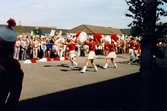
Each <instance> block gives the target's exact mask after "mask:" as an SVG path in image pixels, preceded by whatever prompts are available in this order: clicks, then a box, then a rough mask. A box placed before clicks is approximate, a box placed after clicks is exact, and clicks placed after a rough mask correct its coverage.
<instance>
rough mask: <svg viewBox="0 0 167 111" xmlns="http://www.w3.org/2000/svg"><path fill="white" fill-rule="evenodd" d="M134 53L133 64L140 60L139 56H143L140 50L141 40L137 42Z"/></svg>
mask: <svg viewBox="0 0 167 111" xmlns="http://www.w3.org/2000/svg"><path fill="white" fill-rule="evenodd" d="M134 53H135V61H133V62H136V61H137V60H138V59H139V56H140V54H141V48H140V41H139V40H136V43H135V50H134Z"/></svg>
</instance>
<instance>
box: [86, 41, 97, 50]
mask: <svg viewBox="0 0 167 111" xmlns="http://www.w3.org/2000/svg"><path fill="white" fill-rule="evenodd" d="M84 44H86V45H88V46H89V52H90V51H95V50H96V45H97V44H98V41H97V40H95V41H92V42H88V41H85V42H84Z"/></svg>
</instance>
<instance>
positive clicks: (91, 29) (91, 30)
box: [67, 24, 122, 35]
mask: <svg viewBox="0 0 167 111" xmlns="http://www.w3.org/2000/svg"><path fill="white" fill-rule="evenodd" d="M80 31H85V32H86V33H87V34H95V33H101V34H103V35H110V34H113V33H114V34H122V32H121V30H120V29H117V28H111V27H103V26H95V25H86V24H83V25H80V26H77V27H75V28H73V29H71V30H69V31H67V33H77V32H80Z"/></svg>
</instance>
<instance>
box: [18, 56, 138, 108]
mask: <svg viewBox="0 0 167 111" xmlns="http://www.w3.org/2000/svg"><path fill="white" fill-rule="evenodd" d="M85 60H86V57H79V58H77V59H76V62H77V63H78V66H77V67H75V68H74V69H70V68H69V65H70V62H69V61H68V60H65V61H51V62H38V61H37V63H32V64H25V63H23V61H20V63H21V67H22V69H23V71H24V73H25V76H24V81H23V90H22V94H21V97H20V102H19V104H18V111H22V110H24V111H25V110H27V111H38V110H39V111H42V110H43V111H55V110H96V109H98V110H100V109H102V110H103V109H106V110H109V109H119V110H121V109H126V107H127V106H128V105H127V104H130V103H131V102H132V100H133V99H134V97H136V94H137V93H134V92H137V90H138V87H137V88H135V85H138V84H139V74H138V72H139V67H140V66H139V65H129V64H128V60H129V56H128V54H125V55H122V54H120V55H118V57H117V58H116V59H115V61H116V62H117V65H118V68H114V67H113V64H112V63H109V67H108V68H107V69H103V68H102V67H103V65H104V64H105V57H104V56H98V57H97V58H96V59H95V63H96V64H97V66H98V69H99V71H98V72H95V71H94V68H93V67H92V66H91V64H89V66H88V68H87V71H86V72H85V73H80V70H81V69H82V67H83V66H84V63H85ZM110 93H111V94H110ZM133 93H134V94H133ZM117 94H118V95H117ZM125 95H126V96H125ZM131 95H132V96H131ZM127 97H130V99H131V100H130V103H129V102H128V103H127V102H126V101H125V100H126V99H127ZM122 99H123V100H122ZM120 100H121V101H120ZM118 101H120V102H118ZM108 102H109V103H108ZM125 103H126V104H125ZM110 104H113V105H110ZM134 107H136V106H135V105H134Z"/></svg>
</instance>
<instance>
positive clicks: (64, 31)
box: [0, 24, 69, 35]
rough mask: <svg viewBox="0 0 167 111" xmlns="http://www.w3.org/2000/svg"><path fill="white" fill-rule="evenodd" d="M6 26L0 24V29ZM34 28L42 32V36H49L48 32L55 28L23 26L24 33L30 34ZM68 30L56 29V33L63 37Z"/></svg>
mask: <svg viewBox="0 0 167 111" xmlns="http://www.w3.org/2000/svg"><path fill="white" fill-rule="evenodd" d="M3 26H7V25H4V24H0V27H3ZM36 27H38V28H40V29H41V30H42V33H43V34H50V31H51V30H52V29H55V27H48V26H24V33H31V31H32V30H33V29H35V28H36ZM17 28H18V26H16V27H15V30H16V31H17ZM68 30H69V29H56V31H57V32H59V31H62V32H63V35H65V34H66V33H67V31H68Z"/></svg>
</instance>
